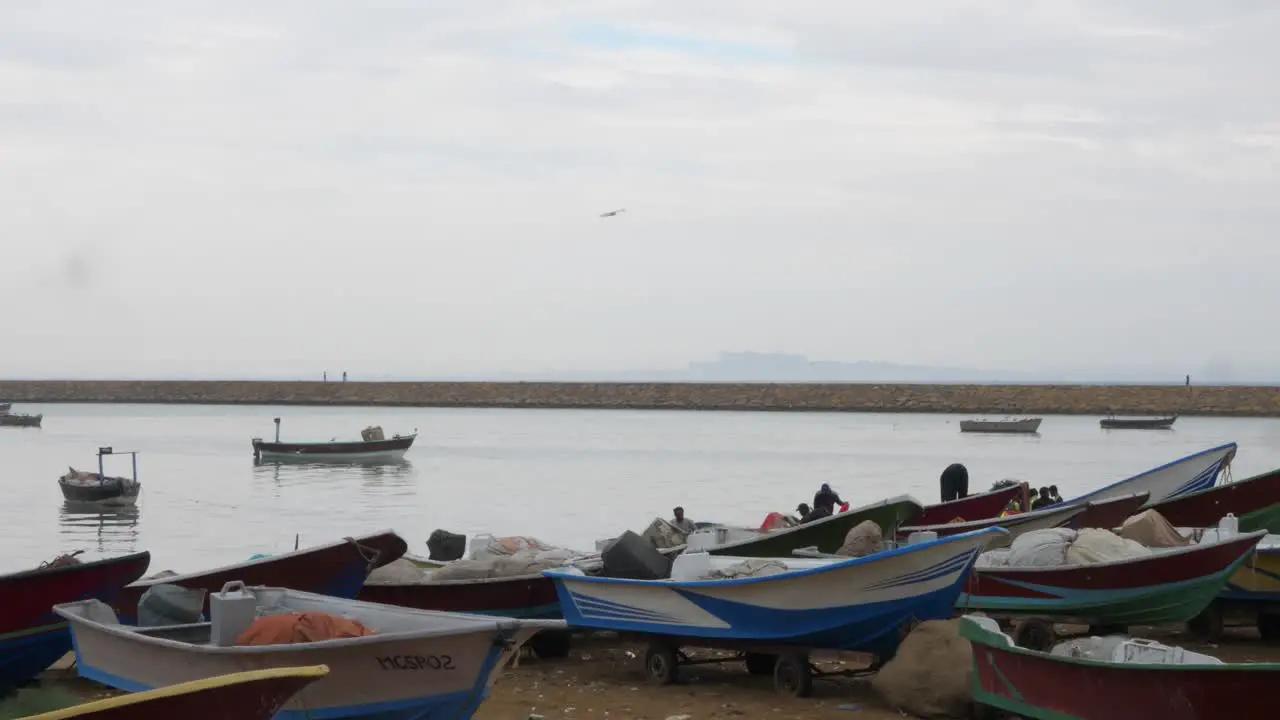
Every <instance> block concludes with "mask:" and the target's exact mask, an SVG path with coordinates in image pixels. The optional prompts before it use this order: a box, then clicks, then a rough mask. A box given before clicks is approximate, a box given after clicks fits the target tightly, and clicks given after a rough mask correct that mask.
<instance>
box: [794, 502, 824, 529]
mask: <svg viewBox="0 0 1280 720" xmlns="http://www.w3.org/2000/svg"><path fill="white" fill-rule="evenodd" d="M796 514H797V515H799V516H800V524H801V525H803V524H805V523H807V522H810V521H813V520H817V519H818V518H820V517H822V515H820V514H818V513H816V512H814V511H813V510H812V509H810V508H809V503H800V504H799V505H797V506H796Z"/></svg>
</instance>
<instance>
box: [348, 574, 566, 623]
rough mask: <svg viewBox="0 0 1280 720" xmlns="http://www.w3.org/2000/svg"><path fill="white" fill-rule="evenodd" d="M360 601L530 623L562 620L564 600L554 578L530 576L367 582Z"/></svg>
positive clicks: (361, 590) (361, 591)
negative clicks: (520, 619) (494, 616)
mask: <svg viewBox="0 0 1280 720" xmlns="http://www.w3.org/2000/svg"><path fill="white" fill-rule="evenodd" d="M359 599H360V600H364V601H366V602H376V603H382V604H383V605H398V606H400V607H409V608H417V609H419V610H442V611H445V612H466V613H479V614H481V615H498V616H502V617H511V618H524V619H528V620H559V619H560V617H561V614H560V600H559V597H558V596H557V595H556V585H555V582H554V581H552V580H551V578H548V577H544V576H542V575H530V576H524V577H516V578H486V579H483V580H457V581H446V582H435V583H420V584H388V583H366V584H365V586H364V587H363V588H361V589H360V596H359Z"/></svg>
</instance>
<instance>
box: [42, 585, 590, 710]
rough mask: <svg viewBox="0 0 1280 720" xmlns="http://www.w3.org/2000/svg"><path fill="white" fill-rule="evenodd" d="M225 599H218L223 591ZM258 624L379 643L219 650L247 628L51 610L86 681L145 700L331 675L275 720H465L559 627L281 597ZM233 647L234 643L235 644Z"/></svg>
mask: <svg viewBox="0 0 1280 720" xmlns="http://www.w3.org/2000/svg"><path fill="white" fill-rule="evenodd" d="M225 590H227V588H224V591H225ZM248 592H249V593H252V596H253V598H254V605H255V608H256V616H257V617H265V616H268V615H277V614H290V613H299V612H319V613H325V614H328V615H336V616H340V617H343V618H346V619H349V620H356V621H358V622H360V623H362V624H363V625H365V626H366V627H368V628H369V629H371V630H373V631H375V633H376V634H374V635H370V636H365V637H351V638H341V639H335V640H323V641H320V642H302V643H294V644H280V645H252V646H241V645H234V644H218V641H219V639H220V638H226V637H231V638H235V637H237V636H238V635H239V634H240V632H242V630H241V629H240V628H239V627H235V624H236V623H237V622H239V623H240V624H242V625H243V626H244V627H246V628H247V627H248V625H249V622H250V621H252V620H253V619H254V618H253V616H250V617H248V618H243V617H233V618H231V619H228V618H227V617H225V616H224V617H221V618H219V617H218V616H217V614H216V613H215V614H213V616H214V618H215V619H220V620H221V621H222V622H223V623H230V624H231V626H226V625H221V624H217V623H211V622H202V623H193V624H187V625H171V626H159V627H145V628H141V627H135V626H131V625H124V624H121V623H120V622H119V620H118V619H117V617H116V614H115V612H114V611H113V610H112V609H111V607H110V606H109V605H107V604H105V603H102V602H99V601H97V600H84V601H80V602H74V603H67V604H63V605H58V606H55V607H54V608H53V610H54V612H56V613H57V614H58V615H60V616H61V617H63V618H65V619H66V620H67V621H68V623H69V624H70V627H71V634H72V637H73V638H74V640H75V648H76V663H77V666H78V668H79V672H80V674H81V675H82V676H84V677H86V678H88V679H90V680H94V681H97V682H100V683H102V684H104V685H108V686H111V687H115V688H119V689H121V690H126V691H129V692H141V691H145V690H151V689H153V688H159V687H165V686H168V685H175V684H178V683H183V682H189V681H192V680H201V679H205V678H211V677H215V676H218V675H225V674H228V673H233V672H238V671H242V670H245V669H250V668H253V669H263V668H284V667H294V666H300V665H320V664H323V665H327V666H328V667H329V670H330V672H329V675H328V676H326V677H325V678H323V679H321V680H319V681H317V682H316V683H315V684H313V685H311V686H309V687H307V688H305V689H303V690H302V691H300V692H299V693H298V694H297V695H295V696H294V697H293V698H292V699H291V700H290V701H289V702H288V703H287V704H286V705H285V707H284V710H283V711H281V713H280V714H278V715H277V716H276V718H277V719H278V720H304V719H307V718H335V719H336V718H356V717H379V718H381V717H388V718H391V717H394V718H435V717H441V718H443V717H449V718H464V719H465V718H469V717H471V716H472V715H473V714H474V712H475V710H476V708H477V707H478V706H479V705H480V703H481V702H482V701H483V700H484V698H485V696H486V695H487V692H488V688H489V687H490V685H491V684H492V683H493V681H494V680H495V678H496V677H497V674H498V673H499V672H500V671H501V669H502V668H503V666H504V665H505V664H506V663H507V661H508V660H510V659H511V658H512V657H513V656H514V654H515V653H516V652H518V651H519V649H520V647H521V646H522V645H523V644H524V643H525V642H526V641H528V640H529V638H531V637H532V636H533V634H534V633H536V632H538V631H539V630H543V629H563V628H564V627H565V624H564V623H563V622H561V621H557V620H515V619H508V618H491V617H485V616H480V615H462V614H456V613H442V612H431V611H425V610H411V609H408V608H399V607H393V606H390V605H377V604H374V603H366V602H359V601H355V600H341V599H337V598H331V597H327V596H324V595H313V594H311V593H303V592H297V591H294V590H286V589H283V588H268V587H253V588H248ZM232 642H234V641H232Z"/></svg>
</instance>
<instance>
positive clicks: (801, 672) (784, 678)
mask: <svg viewBox="0 0 1280 720" xmlns="http://www.w3.org/2000/svg"><path fill="white" fill-rule="evenodd" d="M773 687H774V688H775V689H776V690H777V691H778V692H782V693H786V694H788V695H794V696H795V697H809V695H810V693H812V692H813V672H812V671H811V670H810V668H809V657H808V656H807V655H802V654H800V653H787V654H785V655H779V656H778V660H777V663H776V664H775V665H774V666H773Z"/></svg>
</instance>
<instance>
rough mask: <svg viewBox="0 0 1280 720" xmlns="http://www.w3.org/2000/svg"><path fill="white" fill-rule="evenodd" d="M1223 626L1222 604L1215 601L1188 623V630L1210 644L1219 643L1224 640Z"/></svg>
mask: <svg viewBox="0 0 1280 720" xmlns="http://www.w3.org/2000/svg"><path fill="white" fill-rule="evenodd" d="M1222 624H1223V623H1222V603H1221V602H1220V601H1218V600H1214V601H1213V602H1211V603H1209V607H1207V608H1205V609H1204V610H1201V611H1200V614H1199V615H1197V616H1195V617H1193V618H1191V620H1190V621H1189V622H1187V629H1188V630H1190V631H1191V632H1193V633H1195V634H1196V635H1199V636H1200V637H1202V638H1204V639H1206V640H1208V641H1210V642H1217V641H1219V640H1221V639H1222ZM1258 629H1259V630H1261V629H1262V628H1258Z"/></svg>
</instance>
